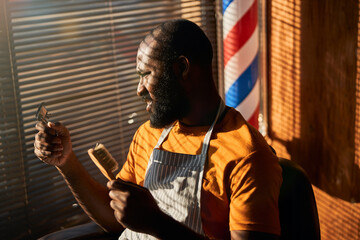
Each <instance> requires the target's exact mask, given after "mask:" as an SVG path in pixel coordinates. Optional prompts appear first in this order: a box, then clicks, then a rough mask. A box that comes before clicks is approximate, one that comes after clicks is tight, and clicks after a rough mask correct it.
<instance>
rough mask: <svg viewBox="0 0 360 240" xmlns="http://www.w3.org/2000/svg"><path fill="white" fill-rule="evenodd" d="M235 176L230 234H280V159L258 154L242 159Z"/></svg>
mask: <svg viewBox="0 0 360 240" xmlns="http://www.w3.org/2000/svg"><path fill="white" fill-rule="evenodd" d="M232 173H233V174H232V175H231V178H230V179H231V183H230V184H231V185H230V188H231V196H230V213H229V216H230V219H229V220H230V231H231V232H233V231H234V230H236V232H237V231H240V230H242V231H244V232H245V233H247V234H249V233H248V232H250V233H252V232H267V233H272V234H280V222H279V209H278V197H279V191H280V187H281V182H282V177H281V168H280V166H279V164H278V162H277V159H275V158H274V157H272V156H269V155H267V154H264V153H262V152H254V153H253V154H250V155H249V156H248V157H246V158H245V159H242V161H241V162H240V163H239V164H238V165H237V166H236V167H235V168H234V169H233V172H232ZM242 231H240V233H242ZM245 233H242V234H245ZM244 236H246V235H244ZM249 236H252V235H249ZM255 236H256V235H255ZM239 239H242V238H239ZM244 239H247V238H244ZM250 239H252V238H250ZM255 239H257V238H255Z"/></svg>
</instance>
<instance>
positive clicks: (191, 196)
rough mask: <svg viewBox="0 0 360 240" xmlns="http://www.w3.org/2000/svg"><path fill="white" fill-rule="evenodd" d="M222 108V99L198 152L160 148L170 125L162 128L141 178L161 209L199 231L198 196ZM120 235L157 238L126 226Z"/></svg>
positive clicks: (200, 232) (129, 237)
mask: <svg viewBox="0 0 360 240" xmlns="http://www.w3.org/2000/svg"><path fill="white" fill-rule="evenodd" d="M224 109H225V104H224V102H223V101H221V102H220V106H219V109H218V112H217V115H216V117H215V120H214V122H213V123H212V125H211V127H210V128H209V130H208V132H207V133H206V135H205V138H204V142H203V145H202V150H201V154H200V155H188V154H182V153H173V152H167V151H164V150H160V149H159V147H160V146H161V144H162V143H163V142H164V140H165V139H166V137H167V136H168V134H169V133H170V131H171V129H172V127H173V125H171V126H169V127H167V128H165V129H164V130H163V132H162V134H161V136H160V138H159V140H158V143H157V144H156V146H155V148H154V150H153V152H152V154H151V156H150V160H149V163H148V166H147V170H146V175H145V180H144V187H146V188H148V189H149V191H150V192H151V194H152V196H153V197H154V198H155V200H156V201H157V204H158V206H159V208H160V209H161V210H162V211H163V212H165V213H166V214H168V215H170V216H171V217H173V218H174V219H175V220H177V221H178V222H181V223H183V224H184V225H186V226H187V227H189V228H191V229H192V230H193V231H195V232H197V233H199V234H202V235H203V234H204V232H203V229H202V223H201V213H200V196H201V188H202V179H203V173H204V165H205V161H206V157H207V151H208V148H209V143H210V137H211V133H212V131H213V128H214V126H215V123H216V122H217V119H218V118H219V116H220V114H221V113H222V112H223V111H224ZM140 217H141V216H140ZM119 239H121V240H125V239H129V240H135V239H156V238H154V237H152V236H150V235H147V234H144V233H138V232H133V231H131V230H129V229H125V230H124V231H123V233H122V234H121V236H120V238H119Z"/></svg>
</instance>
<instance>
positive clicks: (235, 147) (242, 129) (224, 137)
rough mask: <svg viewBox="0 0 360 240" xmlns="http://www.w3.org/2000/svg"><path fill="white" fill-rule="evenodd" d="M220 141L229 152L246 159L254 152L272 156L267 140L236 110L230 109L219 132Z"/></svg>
mask: <svg viewBox="0 0 360 240" xmlns="http://www.w3.org/2000/svg"><path fill="white" fill-rule="evenodd" d="M218 137H219V140H220V141H221V142H222V143H223V144H225V145H226V148H228V149H229V151H232V152H233V151H235V152H236V155H237V156H242V157H246V156H248V155H250V154H251V153H253V152H258V151H260V152H264V151H265V153H269V154H270V155H272V151H271V149H270V147H269V146H268V144H267V142H266V140H265V138H264V137H263V136H262V135H261V133H260V132H259V131H258V130H257V129H255V128H254V127H253V126H252V125H251V124H249V123H248V122H247V121H246V120H245V119H244V118H243V116H242V115H241V113H240V112H238V111H237V110H236V109H234V108H230V109H229V110H228V112H227V114H226V116H225V118H224V121H223V123H222V126H221V128H220V129H219V132H218Z"/></svg>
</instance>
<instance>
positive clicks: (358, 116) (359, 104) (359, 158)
mask: <svg viewBox="0 0 360 240" xmlns="http://www.w3.org/2000/svg"><path fill="white" fill-rule="evenodd" d="M358 5H359V21H358V38H357V47H358V49H357V57H356V58H357V61H356V65H357V70H356V110H355V111H356V112H355V164H356V165H357V166H358V167H359V168H360V1H359V4H358Z"/></svg>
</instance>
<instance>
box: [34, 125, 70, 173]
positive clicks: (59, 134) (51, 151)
mask: <svg viewBox="0 0 360 240" xmlns="http://www.w3.org/2000/svg"><path fill="white" fill-rule="evenodd" d="M35 128H36V129H37V130H38V131H39V132H38V133H37V134H36V135H35V142H34V153H35V155H36V156H37V157H38V158H39V159H40V160H41V161H43V162H45V163H48V164H51V165H54V166H57V167H60V166H62V165H64V163H65V162H66V160H67V159H68V157H69V155H70V153H71V152H72V145H71V140H70V134H69V131H68V130H67V128H66V127H65V126H64V125H62V124H61V123H52V122H49V123H48V124H47V125H46V124H44V123H43V122H37V124H36V126H35Z"/></svg>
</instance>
